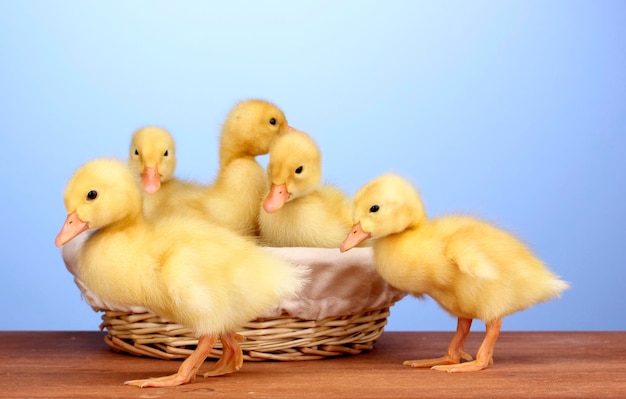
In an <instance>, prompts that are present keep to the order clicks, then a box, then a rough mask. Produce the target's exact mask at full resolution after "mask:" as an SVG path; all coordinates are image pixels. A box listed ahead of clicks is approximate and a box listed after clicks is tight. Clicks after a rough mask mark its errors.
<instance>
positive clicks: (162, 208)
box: [128, 126, 207, 218]
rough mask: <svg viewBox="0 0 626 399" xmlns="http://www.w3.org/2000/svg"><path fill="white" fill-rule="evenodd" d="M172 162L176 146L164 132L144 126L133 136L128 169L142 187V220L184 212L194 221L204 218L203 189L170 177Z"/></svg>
mask: <svg viewBox="0 0 626 399" xmlns="http://www.w3.org/2000/svg"><path fill="white" fill-rule="evenodd" d="M176 162H177V159H176V144H175V142H174V138H173V137H172V135H171V134H170V133H169V132H168V131H167V130H165V129H163V128H160V127H157V126H147V127H143V128H140V129H138V130H136V131H135V133H133V136H132V139H131V143H130V150H129V155H128V166H129V167H130V169H131V171H132V172H133V173H134V174H135V175H136V176H137V177H138V178H139V180H140V183H141V186H142V187H143V191H144V195H143V211H144V214H145V216H146V217H148V218H154V217H160V216H162V215H165V214H171V213H182V212H186V213H189V214H190V215H191V216H194V217H199V218H205V217H207V214H206V211H205V209H204V207H205V205H204V198H203V197H204V193H205V191H206V189H205V187H204V186H202V185H200V184H198V183H194V182H191V181H185V180H181V179H178V178H176V177H174V172H175V169H176Z"/></svg>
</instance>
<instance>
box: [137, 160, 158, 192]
mask: <svg viewBox="0 0 626 399" xmlns="http://www.w3.org/2000/svg"><path fill="white" fill-rule="evenodd" d="M141 185H142V186H143V189H144V190H146V192H147V193H148V194H152V193H155V192H157V191H158V190H159V188H161V176H160V175H159V171H158V170H157V168H156V166H153V167H151V168H150V167H148V166H146V167H145V168H144V169H143V172H142V173H141Z"/></svg>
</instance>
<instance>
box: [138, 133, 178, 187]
mask: <svg viewBox="0 0 626 399" xmlns="http://www.w3.org/2000/svg"><path fill="white" fill-rule="evenodd" d="M175 151H176V148H175V144H174V139H173V138H172V136H171V135H170V133H169V132H168V131H167V130H165V129H162V128H160V127H156V126H148V127H144V128H141V129H139V130H137V131H136V132H135V133H134V134H133V138H132V140H131V144H130V152H129V156H128V165H129V167H130V169H131V170H132V171H133V173H135V175H136V176H140V177H141V185H142V187H143V189H144V190H145V191H146V192H147V193H149V194H152V193H154V192H156V191H158V190H159V188H160V187H161V183H163V182H165V181H167V180H169V179H171V178H172V176H174V170H175V169H176V154H175Z"/></svg>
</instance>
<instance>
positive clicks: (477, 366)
mask: <svg viewBox="0 0 626 399" xmlns="http://www.w3.org/2000/svg"><path fill="white" fill-rule="evenodd" d="M501 327H502V319H496V320H493V321H490V322H488V323H487V332H486V334H485V339H484V340H483V343H482V344H481V345H480V348H479V349H478V353H477V354H476V360H473V361H471V362H467V363H462V364H451V365H446V366H435V367H433V370H439V371H447V372H448V373H464V372H468V371H478V370H483V369H486V368H487V366H488V365H490V364H493V347H494V346H495V345H496V341H497V340H498V336H499V335H500V328H501Z"/></svg>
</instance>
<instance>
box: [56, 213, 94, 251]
mask: <svg viewBox="0 0 626 399" xmlns="http://www.w3.org/2000/svg"><path fill="white" fill-rule="evenodd" d="M88 229H89V223H87V222H83V221H82V220H80V218H79V217H78V215H77V214H76V212H72V213H70V214H69V215H67V219H65V223H64V224H63V227H62V228H61V231H60V232H59V234H57V238H56V239H55V240H54V245H56V246H57V247H60V246H62V245H65V244H67V242H69V241H70V240H71V239H72V238H74V237H76V236H77V235H79V234H80V233H82V232H83V231H85V230H88Z"/></svg>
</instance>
